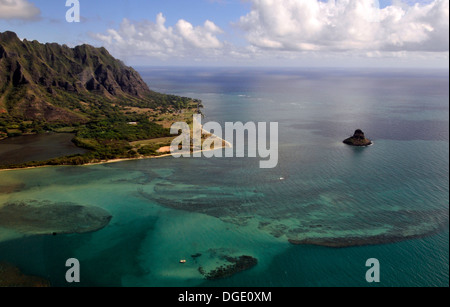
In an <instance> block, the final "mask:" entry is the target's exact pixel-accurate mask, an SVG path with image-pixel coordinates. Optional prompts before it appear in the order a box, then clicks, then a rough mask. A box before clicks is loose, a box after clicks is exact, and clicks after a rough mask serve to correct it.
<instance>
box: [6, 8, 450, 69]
mask: <svg viewBox="0 0 450 307" xmlns="http://www.w3.org/2000/svg"><path fill="white" fill-rule="evenodd" d="M30 1H31V0H0V21H1V20H19V21H20V22H23V23H27V22H28V23H33V22H35V21H36V20H38V19H42V17H41V10H40V9H39V8H37V7H36V6H35V4H33V3H32V2H30ZM174 1H175V0H174ZM80 2H81V1H80ZM380 2H381V3H382V5H381V6H380ZM37 3H39V1H37ZM49 3H50V2H46V8H48V10H47V11H50V12H51V6H50V4H49ZM53 3H56V1H55V2H53ZM58 3H59V2H58ZM126 3H128V2H123V1H119V0H113V1H112V2H111V6H116V7H117V8H118V10H120V8H119V7H120V6H123V5H126ZM142 3H143V2H142V1H140V2H139V5H142ZM161 3H163V2H159V1H155V2H152V3H151V5H150V4H148V3H147V4H146V5H148V6H149V8H152V9H153V10H154V11H155V10H156V8H154V7H155V6H157V5H158V4H159V5H162V4H161ZM173 3H176V1H175V2H173ZM202 3H203V4H202ZM204 3H209V4H208V5H209V6H220V8H221V9H223V10H224V9H225V8H226V7H227V6H230V7H231V6H232V7H233V9H234V10H233V12H236V10H237V11H239V12H238V13H232V14H230V12H229V11H228V14H226V16H225V17H223V16H221V11H220V10H219V11H208V7H205V6H207V4H204ZM41 5H43V4H41ZM89 5H91V7H90V8H91V9H92V10H94V11H95V5H99V4H97V3H92V4H87V2H83V8H84V11H83V13H86V12H87V10H89ZM164 5H166V6H165V7H161V10H160V11H159V12H158V11H156V12H155V13H149V11H148V10H143V11H142V13H140V12H137V11H127V12H128V13H123V12H120V13H119V14H116V15H115V16H114V18H113V19H111V20H107V19H106V18H105V17H107V16H105V15H102V14H106V13H105V12H100V13H97V12H95V13H93V14H92V15H91V16H90V17H91V18H90V19H89V18H85V19H84V20H86V21H85V24H84V25H82V26H81V27H78V28H77V27H76V26H72V27H70V28H69V26H68V25H67V24H64V22H61V29H59V28H58V30H57V31H55V34H54V36H59V37H64V38H66V36H64V35H63V34H62V33H60V32H63V31H64V29H67V30H69V31H78V32H77V35H76V37H77V40H76V41H75V40H72V41H66V42H64V43H66V44H68V45H73V44H75V43H76V44H78V43H80V41H81V42H86V43H91V44H94V45H96V46H104V47H106V48H107V49H108V50H110V52H111V53H112V54H113V55H114V56H116V57H119V58H121V59H124V60H125V61H126V62H131V63H133V64H135V63H138V64H143V65H146V64H149V65H152V64H158V63H162V64H181V65H186V64H187V65H190V64H198V63H203V64H211V65H233V64H237V65H240V64H244V65H276V64H279V63H282V64H285V65H291V63H292V64H294V65H296V64H300V65H303V64H305V63H306V64H308V63H312V64H314V63H315V64H324V65H327V64H330V63H331V64H333V63H337V62H341V63H342V65H345V64H351V63H357V62H358V61H359V62H364V61H367V60H369V61H371V60H373V59H376V60H377V61H378V62H380V61H384V64H386V65H391V64H396V63H398V62H403V64H404V65H409V64H408V61H409V60H410V62H411V63H414V62H417V63H419V62H420V63H422V66H423V65H427V64H426V63H427V62H430V63H434V65H435V66H436V65H441V63H442V64H443V65H444V64H447V63H448V59H449V0H243V1H238V0H235V1H211V0H205V1H200V0H198V1H197V2H195V3H192V5H191V4H189V5H190V6H187V5H188V4H185V3H182V4H181V5H185V7H184V9H186V8H190V7H195V10H196V11H197V13H198V12H200V13H201V14H196V15H192V14H191V15H188V12H187V11H186V10H183V8H181V9H179V10H178V8H177V7H176V6H174V5H173V4H172V5H169V4H164ZM40 8H41V9H42V11H44V6H42V7H40ZM224 11H225V10H224ZM157 12H158V13H157ZM47 14H50V13H47ZM95 14H97V15H95ZM150 14H151V15H152V16H150ZM94 15H95V16H94ZM124 16H125V18H124ZM137 16H139V17H137ZM174 16H177V17H175V18H174ZM193 16H194V17H193ZM200 16H201V17H200ZM82 17H83V15H82ZM92 20H96V22H98V24H96V26H95V27H92V28H90V26H89V22H92ZM219 24H220V26H219ZM53 27H54V25H53ZM74 29H75V30H74ZM58 31H59V32H58ZM50 32H51V31H50ZM48 36H50V34H49V35H48ZM66 39H67V38H66Z"/></svg>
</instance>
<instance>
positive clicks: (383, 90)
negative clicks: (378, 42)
mask: <svg viewBox="0 0 450 307" xmlns="http://www.w3.org/2000/svg"><path fill="white" fill-rule="evenodd" d="M137 70H138V71H139V72H140V73H141V75H142V77H143V79H144V80H145V81H146V82H147V83H148V84H149V86H150V88H151V89H153V90H155V91H159V92H164V93H170V94H176V95H181V96H187V97H193V98H198V99H201V100H202V101H203V105H204V109H203V113H204V114H205V117H204V119H203V122H204V123H205V122H209V121H214V122H218V123H220V124H221V125H224V124H225V123H226V122H243V123H247V122H255V123H256V122H267V123H268V122H277V123H278V124H279V160H278V165H277V167H275V168H272V169H262V168H260V167H259V162H260V160H261V159H260V158H250V157H245V158H237V157H235V158H205V157H202V158H179V159H175V158H173V157H167V158H160V159H147V160H137V161H126V162H120V163H112V164H104V165H94V166H78V167H48V168H38V169H29V170H17V171H8V172H1V173H0V192H1V193H0V204H6V203H18V202H30V201H37V202H51V203H55V204H58V203H74V204H80V205H85V206H96V207H101V208H103V209H106V210H107V211H108V212H109V213H110V214H111V215H112V220H111V222H110V223H109V225H108V226H107V227H105V228H103V229H101V230H99V231H97V232H93V233H86V234H68V235H57V236H43V235H23V234H21V233H19V232H15V231H11V230H8V229H6V228H0V261H8V262H11V263H13V264H14V265H16V266H17V267H19V268H20V269H21V270H22V272H24V273H26V274H30V275H38V276H41V277H45V278H47V279H48V280H49V281H50V282H51V283H52V285H54V286H63V287H64V286H74V285H73V284H68V283H67V282H66V280H65V273H66V271H67V270H68V268H67V267H65V262H66V260H67V259H69V258H76V259H78V260H79V262H80V267H81V271H80V275H81V282H80V283H79V284H77V285H78V286H123V287H131V286H139V287H196V286H208V287H247V286H249V287H250V286H251V287H254V286H258V287H260V286H263V287H265V286H267V287H342V286H343V287H365V286H368V287H377V286H381V287H419V286H425V287H429V286H447V287H448V286H449V223H448V220H449V215H448V207H449V103H448V101H449V85H448V84H449V74H448V70H412V69H404V70H399V69H397V70H394V69H391V70H389V69H337V68H336V69H300V68H295V69H294V68H279V69H276V68H272V69H269V68H264V69H263V68H261V69H259V68H250V69H246V68H162V67H161V68H160V67H156V68H155V67H153V68H145V67H141V68H139V67H138V68H137ZM356 129H362V130H363V131H364V132H365V134H366V137H368V138H370V139H371V140H372V141H373V142H374V144H373V145H372V146H369V147H364V148H355V147H349V146H347V145H345V144H343V143H342V141H343V140H344V139H345V138H347V137H349V136H351V135H352V134H353V132H354V131H355V130H356ZM296 242H297V243H300V242H303V243H305V242H309V243H311V244H293V243H296ZM323 242H339V247H329V246H324V244H318V243H323ZM243 255H246V256H251V257H253V258H256V259H257V262H258V263H257V265H256V266H254V267H252V268H251V269H248V270H245V271H242V272H239V273H237V274H235V275H233V276H231V277H228V278H223V279H218V280H208V279H206V278H205V276H204V275H202V272H205V271H206V272H208V271H209V272H210V271H213V270H214V269H216V268H218V267H220V266H224V265H227V264H229V261H228V260H227V259H229V257H240V256H243ZM372 258H376V259H377V260H378V261H379V264H380V282H379V283H369V282H368V281H367V280H366V272H367V271H368V270H369V269H370V268H369V267H366V261H367V260H368V259H372ZM181 259H184V260H186V263H184V264H180V260H181ZM77 285H75V286H77Z"/></svg>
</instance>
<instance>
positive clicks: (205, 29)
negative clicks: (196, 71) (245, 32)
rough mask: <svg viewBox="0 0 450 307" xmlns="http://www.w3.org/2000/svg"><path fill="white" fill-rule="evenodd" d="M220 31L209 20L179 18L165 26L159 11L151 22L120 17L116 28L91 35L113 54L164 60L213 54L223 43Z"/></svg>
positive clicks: (164, 20) (163, 18)
mask: <svg viewBox="0 0 450 307" xmlns="http://www.w3.org/2000/svg"><path fill="white" fill-rule="evenodd" d="M221 33H223V31H222V30H221V29H220V28H219V27H218V26H217V25H215V24H214V23H213V22H212V21H209V20H207V21H205V23H204V24H203V25H202V26H193V25H192V24H191V23H189V22H188V21H186V20H183V19H180V20H179V21H178V22H177V23H176V24H175V25H174V26H166V19H165V17H164V16H163V14H162V13H159V14H158V15H157V16H156V20H155V22H152V21H148V20H144V21H140V22H132V21H130V20H128V19H124V20H123V21H122V23H121V24H120V27H119V29H117V30H115V29H109V30H108V31H107V33H105V34H101V33H96V34H92V36H93V37H94V38H95V39H97V40H99V41H101V42H103V44H105V46H106V47H107V48H110V49H111V50H112V51H113V52H114V53H118V54H122V55H130V54H132V55H133V56H135V57H157V58H163V59H164V58H171V57H178V58H180V57H181V58H184V57H202V56H207V55H214V54H215V52H214V50H218V49H220V48H222V47H223V46H224V43H222V42H221V41H220V40H219V39H218V38H217V35H220V34H221Z"/></svg>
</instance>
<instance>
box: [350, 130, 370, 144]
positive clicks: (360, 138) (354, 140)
mask: <svg viewBox="0 0 450 307" xmlns="http://www.w3.org/2000/svg"><path fill="white" fill-rule="evenodd" d="M344 144H347V145H351V146H369V145H372V141H371V140H369V139H367V138H366V136H365V135H364V132H362V130H361V129H358V130H356V131H355V133H354V134H353V136H352V137H349V138H348V139H345V140H344Z"/></svg>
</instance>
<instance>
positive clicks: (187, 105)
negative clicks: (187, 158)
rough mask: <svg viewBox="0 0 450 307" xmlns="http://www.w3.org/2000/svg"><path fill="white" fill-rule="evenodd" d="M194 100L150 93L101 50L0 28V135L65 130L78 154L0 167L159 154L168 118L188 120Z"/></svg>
mask: <svg viewBox="0 0 450 307" xmlns="http://www.w3.org/2000/svg"><path fill="white" fill-rule="evenodd" d="M202 107H203V106H202V102H201V101H200V100H198V99H192V98H188V97H179V96H175V95H168V94H161V93H157V92H155V91H152V90H150V88H149V87H148V85H147V84H146V83H145V82H144V81H143V79H142V78H141V76H140V75H139V73H138V72H136V71H135V70H134V69H133V68H131V67H127V66H126V65H125V64H124V63H123V62H121V61H120V60H118V59H115V58H114V57H113V56H112V55H110V53H109V52H108V51H107V50H106V49H105V48H95V47H93V46H90V45H81V46H76V47H74V48H69V47H68V46H66V45H59V44H56V43H47V44H42V43H39V42H37V41H27V40H26V39H24V40H21V39H19V38H18V36H17V35H16V34H15V33H14V32H9V31H7V32H4V33H0V140H1V139H5V138H12V137H15V136H21V135H27V134H44V133H46V132H56V133H72V134H74V139H73V142H74V143H75V145H77V146H78V147H81V148H85V149H88V150H89V152H87V153H85V154H76V155H71V156H64V157H58V158H54V159H50V160H47V161H33V162H26V163H21V164H15V165H2V163H1V162H2V161H0V168H1V169H11V168H25V167H36V166H47V165H83V164H88V163H101V162H108V161H111V160H121V159H139V158H144V157H154V156H160V155H162V154H164V153H162V152H160V151H159V149H160V148H161V147H164V146H168V145H170V143H171V141H172V140H173V139H174V138H175V137H176V136H173V135H171V134H170V129H169V128H170V126H171V125H172V123H174V122H179V121H181V122H187V123H190V122H192V116H193V115H194V114H197V113H199V112H200V109H201V108H202Z"/></svg>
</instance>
